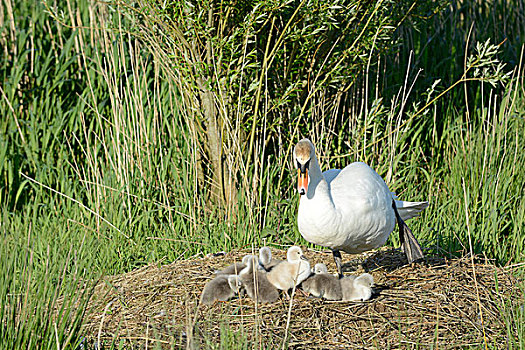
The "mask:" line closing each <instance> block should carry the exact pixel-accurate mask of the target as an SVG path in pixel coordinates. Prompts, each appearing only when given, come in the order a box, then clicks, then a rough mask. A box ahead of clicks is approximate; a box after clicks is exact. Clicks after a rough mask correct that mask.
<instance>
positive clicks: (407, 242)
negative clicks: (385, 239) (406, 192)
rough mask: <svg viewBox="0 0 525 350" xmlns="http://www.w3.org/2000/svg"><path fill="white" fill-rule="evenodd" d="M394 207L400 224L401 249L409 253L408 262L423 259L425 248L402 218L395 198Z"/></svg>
mask: <svg viewBox="0 0 525 350" xmlns="http://www.w3.org/2000/svg"><path fill="white" fill-rule="evenodd" d="M392 208H394V213H395V214H396V220H397V225H398V226H399V242H400V243H401V249H402V250H403V251H404V252H405V254H406V255H407V259H408V263H409V264H411V263H412V262H414V261H416V260H419V259H423V258H424V255H423V250H422V249H421V246H420V245H419V243H418V241H417V239H416V237H414V234H413V233H412V230H411V229H410V228H409V227H408V225H407V224H406V223H405V222H404V221H403V219H401V216H400V215H399V213H398V211H397V207H396V202H395V201H394V200H392Z"/></svg>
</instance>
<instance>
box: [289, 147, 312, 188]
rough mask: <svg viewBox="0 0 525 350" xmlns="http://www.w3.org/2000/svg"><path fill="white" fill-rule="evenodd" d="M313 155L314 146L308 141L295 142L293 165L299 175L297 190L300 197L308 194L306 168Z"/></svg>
mask: <svg viewBox="0 0 525 350" xmlns="http://www.w3.org/2000/svg"><path fill="white" fill-rule="evenodd" d="M314 155H315V147H314V144H313V143H312V142H311V141H310V140H308V139H302V140H301V141H299V142H297V145H295V148H294V150H293V158H294V164H295V166H296V167H297V173H298V175H299V182H298V183H297V190H298V191H299V194H300V195H303V194H306V192H308V170H309V169H308V168H309V167H310V160H311V159H312V158H313V157H314Z"/></svg>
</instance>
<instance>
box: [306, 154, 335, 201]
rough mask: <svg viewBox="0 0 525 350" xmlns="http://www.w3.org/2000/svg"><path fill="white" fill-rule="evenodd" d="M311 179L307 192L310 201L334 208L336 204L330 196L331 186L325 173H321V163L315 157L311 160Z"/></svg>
mask: <svg viewBox="0 0 525 350" xmlns="http://www.w3.org/2000/svg"><path fill="white" fill-rule="evenodd" d="M309 170H310V171H309V173H308V175H309V177H310V181H309V183H308V191H307V192H306V197H307V198H308V199H309V200H315V201H316V202H317V201H321V202H324V203H323V204H322V205H323V206H325V208H327V207H333V205H334V203H333V201H332V196H331V194H330V185H329V184H328V182H326V179H325V178H324V175H323V173H322V172H321V167H320V166H319V161H318V160H317V157H316V156H315V155H314V156H313V157H312V158H311V160H310V168H309Z"/></svg>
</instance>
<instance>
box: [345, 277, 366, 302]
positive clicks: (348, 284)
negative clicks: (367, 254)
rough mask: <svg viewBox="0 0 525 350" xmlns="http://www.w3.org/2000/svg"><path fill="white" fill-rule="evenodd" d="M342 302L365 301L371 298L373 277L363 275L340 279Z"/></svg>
mask: <svg viewBox="0 0 525 350" xmlns="http://www.w3.org/2000/svg"><path fill="white" fill-rule="evenodd" d="M340 282H341V289H342V291H343V301H366V300H368V299H370V297H371V296H372V286H373V285H374V277H372V275H370V274H369V273H363V274H362V275H360V276H359V277H355V276H346V277H343V278H341V279H340Z"/></svg>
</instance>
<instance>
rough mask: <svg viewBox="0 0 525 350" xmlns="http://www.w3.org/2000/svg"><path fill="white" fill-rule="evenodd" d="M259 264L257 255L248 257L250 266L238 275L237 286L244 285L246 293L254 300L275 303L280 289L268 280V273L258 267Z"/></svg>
mask: <svg viewBox="0 0 525 350" xmlns="http://www.w3.org/2000/svg"><path fill="white" fill-rule="evenodd" d="M258 264H259V263H258V259H257V257H252V258H251V259H248V266H246V268H244V269H243V270H242V271H241V272H240V273H239V275H238V276H236V277H237V286H238V287H240V286H242V287H244V289H245V290H246V294H248V296H249V297H250V298H252V299H253V300H257V301H258V302H260V303H273V302H275V301H276V300H277V299H279V291H278V290H277V288H275V287H274V286H273V285H272V284H271V283H270V282H268V279H267V273H266V272H265V271H262V270H260V269H258V268H257V266H258ZM254 267H255V269H254ZM234 277H235V276H234Z"/></svg>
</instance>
